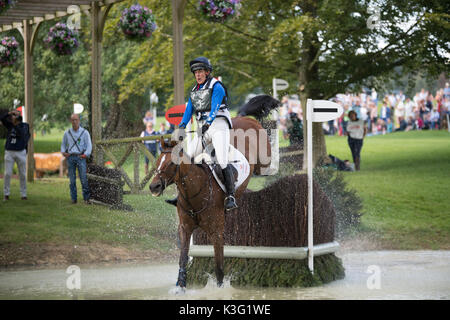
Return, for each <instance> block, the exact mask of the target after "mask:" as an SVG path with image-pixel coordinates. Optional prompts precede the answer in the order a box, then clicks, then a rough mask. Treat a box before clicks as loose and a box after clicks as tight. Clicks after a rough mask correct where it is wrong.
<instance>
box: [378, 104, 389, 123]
mask: <svg viewBox="0 0 450 320" xmlns="http://www.w3.org/2000/svg"><path fill="white" fill-rule="evenodd" d="M389 118H391V108H389V106H388V102H387V99H384V101H383V106H382V107H381V109H380V119H381V120H383V122H384V123H387V119H389Z"/></svg>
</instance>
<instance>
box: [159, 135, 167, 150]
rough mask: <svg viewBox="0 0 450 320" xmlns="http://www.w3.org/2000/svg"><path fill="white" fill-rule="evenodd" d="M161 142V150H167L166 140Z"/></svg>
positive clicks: (162, 139)
mask: <svg viewBox="0 0 450 320" xmlns="http://www.w3.org/2000/svg"><path fill="white" fill-rule="evenodd" d="M160 142H161V148H163V149H165V148H166V141H165V140H164V138H163V137H161V138H160Z"/></svg>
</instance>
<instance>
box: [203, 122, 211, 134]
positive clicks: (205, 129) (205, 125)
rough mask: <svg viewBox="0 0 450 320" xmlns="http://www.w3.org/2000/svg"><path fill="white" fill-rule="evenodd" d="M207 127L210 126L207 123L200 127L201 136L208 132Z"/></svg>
mask: <svg viewBox="0 0 450 320" xmlns="http://www.w3.org/2000/svg"><path fill="white" fill-rule="evenodd" d="M209 126H210V124H209V123H205V124H204V125H203V126H202V135H204V134H205V132H206V131H208V129H209Z"/></svg>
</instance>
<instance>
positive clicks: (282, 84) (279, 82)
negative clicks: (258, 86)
mask: <svg viewBox="0 0 450 320" xmlns="http://www.w3.org/2000/svg"><path fill="white" fill-rule="evenodd" d="M273 87H274V88H275V89H276V90H286V89H287V88H289V83H288V82H287V81H286V80H283V79H276V78H273Z"/></svg>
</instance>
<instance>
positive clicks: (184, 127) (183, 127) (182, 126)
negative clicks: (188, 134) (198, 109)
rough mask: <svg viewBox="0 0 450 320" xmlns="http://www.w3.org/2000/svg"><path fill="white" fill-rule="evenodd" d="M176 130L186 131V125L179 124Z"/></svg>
mask: <svg viewBox="0 0 450 320" xmlns="http://www.w3.org/2000/svg"><path fill="white" fill-rule="evenodd" d="M178 128H180V129H186V124H184V123H180V125H179V126H178Z"/></svg>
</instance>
